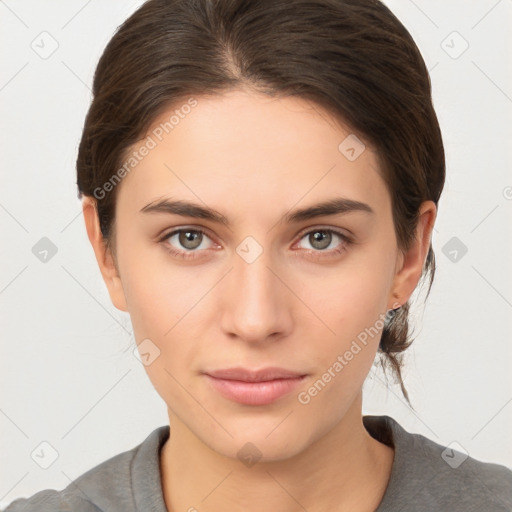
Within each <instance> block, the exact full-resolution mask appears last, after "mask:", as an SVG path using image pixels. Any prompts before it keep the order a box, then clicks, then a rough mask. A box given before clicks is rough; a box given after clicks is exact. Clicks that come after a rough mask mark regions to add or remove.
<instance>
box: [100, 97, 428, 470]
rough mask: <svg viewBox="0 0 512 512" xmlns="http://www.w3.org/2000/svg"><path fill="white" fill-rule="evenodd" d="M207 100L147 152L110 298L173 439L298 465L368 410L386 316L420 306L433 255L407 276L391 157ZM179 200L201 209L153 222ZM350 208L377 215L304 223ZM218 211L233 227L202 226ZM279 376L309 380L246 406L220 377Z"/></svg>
mask: <svg viewBox="0 0 512 512" xmlns="http://www.w3.org/2000/svg"><path fill="white" fill-rule="evenodd" d="M196 100H197V104H195V106H193V107H191V108H190V109H189V108H187V107H185V108H180V105H178V106H175V107H174V108H173V109H171V110H169V111H168V112H166V113H165V114H164V115H162V116H161V117H159V118H158V119H157V120H156V122H155V123H154V125H153V126H152V127H151V129H150V130H149V131H148V134H147V135H146V138H145V139H144V140H142V141H141V142H139V143H137V144H136V145H134V147H133V150H134V151H137V154H136V155H135V156H134V158H136V159H137V161H138V163H137V165H136V166H135V167H134V168H133V169H131V170H130V171H129V172H128V173H127V174H126V175H125V177H124V178H123V180H122V182H121V184H120V185H118V186H119V187H120V189H119V190H118V200H117V205H116V224H115V230H116V242H115V243H116V245H115V249H116V256H117V264H118V271H119V276H120V279H117V278H115V277H114V278H112V279H110V278H109V279H106V281H107V286H108V288H109V292H110V295H111V298H112V300H113V302H114V304H115V305H116V307H118V308H119V309H122V310H126V311H128V312H129V314H130V316H131V320H132V323H133V328H134V336H135V340H136V342H137V344H140V343H141V342H142V345H141V346H140V347H141V352H142V353H143V356H142V357H143V361H144V362H145V365H146V366H145V368H146V370H147V372H148V375H149V378H150V379H151V381H152V383H153V385H154V386H155V388H156V390H157V391H158V393H159V394H160V395H161V396H162V398H163V399H164V401H165V402H166V404H167V406H168V409H169V415H170V419H171V423H172V421H180V422H181V423H182V424H183V425H185V426H186V427H187V428H188V429H189V430H190V431H191V432H192V433H193V434H195V436H196V437H197V438H198V439H200V440H201V441H202V442H204V443H205V444H206V445H207V446H209V447H210V448H212V449H213V450H215V451H216V452H218V453H221V454H224V455H226V456H230V457H235V456H236V454H237V452H238V450H240V448H241V447H242V446H244V445H245V444H246V443H247V442H251V443H253V444H254V445H255V446H256V447H257V448H258V450H259V451H260V452H261V453H262V454H263V457H264V458H266V459H267V460H272V459H282V458H287V457H290V456H292V455H294V454H296V453H299V452H301V451H302V450H304V449H305V448H307V447H308V446H310V445H311V444H312V443H313V442H315V441H316V440H318V439H319V438H320V437H322V436H323V435H325V434H326V433H328V432H329V431H331V430H332V429H333V428H334V427H335V426H336V425H337V424H339V422H340V420H341V419H342V418H343V417H344V416H345V415H346V414H347V413H348V412H349V411H350V408H351V407H352V408H354V407H355V404H356V403H357V400H356V399H357V398H358V397H359V393H360V391H361V387H362V384H363V381H364V379H365V377H366V376H367V374H368V372H369V370H370V368H371V365H372V363H373V360H374V356H375V353H376V350H377V348H378V344H379V340H380V336H381V332H382V327H383V320H384V315H385V313H386V311H387V310H388V309H390V308H393V307H395V306H396V305H397V304H401V303H403V302H405V301H406V300H407V298H408V297H409V295H410V294H411V293H412V291H413V289H414V287H415V285H416V283H417V280H418V278H419V275H420V272H421V266H422V263H423V261H424V254H425V252H423V253H422V254H419V256H417V257H416V258H415V259H411V263H410V265H409V266H407V265H404V267H403V269H402V271H401V272H400V270H401V268H402V264H403V263H404V262H407V259H405V260H404V258H403V255H402V254H401V253H399V251H398V249H397V241H396V238H395V233H394V229H393V223H392V211H391V200H390V196H389V193H388V191H387V189H386V187H385V184H384V182H383V180H382V179H381V177H380V176H379V173H378V172H377V169H378V161H377V156H376V154H375V153H374V152H373V151H372V150H371V148H370V147H366V148H365V147H364V146H363V145H362V144H361V142H360V141H358V139H356V138H355V137H354V136H353V135H351V134H350V131H348V130H344V129H342V128H340V127H339V125H336V124H335V123H334V121H333V120H332V118H329V116H328V115H327V113H325V111H323V110H322V109H320V108H319V107H318V106H314V107H313V105H312V104H310V103H308V102H305V101H304V100H302V99H292V98H286V99H272V98H269V97H266V96H261V95H257V94H249V93H245V92H241V91H232V92H230V93H229V94H225V95H223V96H219V97H197V98H196ZM184 104H186V102H184ZM175 110H178V113H179V115H177V117H175V118H173V123H174V125H173V126H172V125H171V124H169V123H168V124H167V125H164V124H161V123H165V122H167V121H169V118H170V117H171V115H173V112H174V111H175ZM185 112H188V113H185ZM178 120H179V121H178ZM163 126H165V128H163ZM166 131H167V132H168V133H166ZM148 136H149V137H150V138H151V140H150V139H148V138H147V137H148ZM143 146H145V147H146V150H144V149H141V148H142V147H143ZM132 156H133V155H132ZM132 164H133V162H132ZM165 200H166V201H169V202H172V201H181V202H183V203H182V204H184V203H185V202H186V203H187V204H190V205H192V204H193V205H195V208H196V209H195V210H193V211H189V212H185V211H184V209H182V210H181V212H182V213H183V214H182V215H180V214H179V212H178V211H177V209H173V208H171V207H167V208H166V207H165V206H163V207H159V208H155V209H153V210H151V209H150V207H149V205H153V206H155V205H157V204H159V203H160V202H162V201H165ZM341 200H350V201H353V202H358V203H362V204H364V205H366V206H360V207H359V208H355V209H351V208H350V204H349V208H348V209H346V210H345V211H343V208H341V209H339V211H338V213H335V214H325V212H324V214H322V215H318V216H312V215H310V214H308V215H300V214H298V212H302V211H303V210H308V211H309V210H310V209H311V208H313V207H314V206H315V205H319V204H320V203H326V202H329V201H333V202H336V201H340V202H341ZM339 204H341V203H339ZM206 209H208V210H214V211H215V212H217V215H218V216H222V219H223V220H224V222H220V221H218V220H215V219H214V218H209V217H207V216H202V217H201V216H196V215H193V214H192V213H193V212H200V211H202V210H206ZM310 213H311V212H310ZM312 213H315V211H314V210H312ZM178 229H181V230H183V231H182V232H181V234H180V233H179V232H178V233H174V234H173V232H175V231H176V230H178ZM201 231H202V232H204V234H202V233H201ZM187 233H188V234H187ZM345 237H346V238H345ZM427 245H428V244H427ZM424 251H425V250H424ZM102 271H103V270H102ZM105 275H106V274H105V273H104V276H105ZM394 293H396V294H397V295H398V297H395V296H394ZM397 300H398V302H397ZM269 366H273V367H280V368H283V369H286V370H289V371H291V372H296V373H298V374H300V375H304V376H305V377H303V378H302V379H301V380H294V381H289V382H291V383H292V385H291V390H290V391H289V392H288V393H285V394H284V395H269V394H265V390H263V391H261V389H262V388H263V387H264V385H262V384H259V385H258V386H257V387H258V388H260V391H256V392H254V393H252V394H251V392H250V391H249V392H248V394H247V393H246V394H243V393H244V392H242V395H237V396H238V398H236V397H235V398H233V397H228V396H227V395H225V394H223V393H222V392H221V391H219V389H218V388H217V387H216V386H214V385H213V383H214V382H219V381H213V380H212V379H211V377H208V376H207V375H206V373H212V372H214V371H217V370H222V369H228V368H233V367H243V368H246V369H250V370H259V369H262V368H265V367H269ZM245 386H246V387H249V386H253V387H256V386H254V384H253V385H251V384H248V385H247V384H246V385H245ZM268 387H269V386H267V390H268Z"/></svg>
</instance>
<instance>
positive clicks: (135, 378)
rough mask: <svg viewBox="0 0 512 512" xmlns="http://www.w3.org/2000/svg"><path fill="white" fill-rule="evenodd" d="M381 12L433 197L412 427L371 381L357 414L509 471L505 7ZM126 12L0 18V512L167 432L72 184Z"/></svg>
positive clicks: (395, 396)
mask: <svg viewBox="0 0 512 512" xmlns="http://www.w3.org/2000/svg"><path fill="white" fill-rule="evenodd" d="M386 3H387V4H388V5H389V6H390V7H391V9H392V10H393V11H394V12H395V13H396V15H397V16H398V17H399V18H400V19H401V20H402V22H403V23H404V24H405V25H406V27H407V28H408V29H409V31H410V32H411V34H412V35H413V37H414V38H415V40H416V42H417V44H418V46H419V47H420V49H421V51H422V53H423V56H424V58H425V60H426V63H427V66H428V68H429V69H430V71H431V78H432V84H433V93H434V101H435V107H436V110H437V113H438V116H439V121H440V124H441V128H442V131H443V136H444V141H445V147H446V153H447V181H446V186H445V190H444V193H443V196H442V199H441V203H440V209H439V215H438V220H437V224H436V228H435V232H434V234H433V245H434V249H435V251H436V255H437V262H438V269H437V275H436V281H435V284H434V286H433V289H432V292H431V295H430V297H429V299H428V302H427V305H426V307H425V308H423V306H422V304H421V303H420V304H419V306H418V307H417V308H415V310H414V312H415V318H416V332H417V333H418V337H417V339H416V341H415V343H414V344H413V347H412V348H411V349H410V350H409V353H408V356H407V361H406V362H407V368H406V371H405V382H406V386H407V388H408V390H409V393H410V395H411V398H412V401H413V404H414V406H415V410H414V411H413V410H411V409H410V408H409V407H408V406H407V405H406V404H405V401H404V400H403V399H402V398H401V395H400V393H399V390H398V388H397V387H396V386H390V387H389V389H388V390H386V387H385V378H384V376H383V375H382V373H380V372H373V371H372V374H371V376H370V377H369V378H368V381H367V383H366V385H365V389H366V396H365V404H364V412H365V413H371V414H389V415H391V416H393V417H395V418H396V419H397V420H398V421H399V422H400V423H401V424H402V425H404V426H405V428H406V429H408V430H410V431H412V432H419V433H422V434H424V435H425V436H427V437H429V438H431V439H433V440H434V441H436V442H438V443H441V444H443V445H449V444H450V443H452V442H456V443H458V445H451V446H455V447H456V448H458V449H461V447H462V449H464V450H466V451H467V452H469V454H470V455H472V456H473V457H476V458H478V459H481V460H485V461H493V462H498V463H501V464H504V465H507V466H509V467H511V468H512V446H511V443H510V432H511V431H512V377H511V372H510V368H511V352H512V349H511V334H512V323H511V312H512V311H511V308H512V272H511V264H510V262H511V261H512V243H511V229H510V226H511V220H512V172H511V163H512V162H511V160H512V158H511V151H510V145H511V140H512V137H511V136H512V133H511V132H512V129H511V126H512V124H511V117H512V99H511V98H512V66H511V62H512V59H510V53H511V51H510V49H511V48H512V46H511V43H512V41H511V39H512V37H511V32H510V30H509V21H510V19H512V1H511V0H500V1H496V0H480V1H474V2H468V1H467V0H450V1H446V0H436V1H420V0H416V1H415V2H413V1H411V0H387V2H386ZM140 4H141V2H140V1H125V0H122V1H121V0H115V1H114V0H109V1H108V2H107V1H101V2H100V1H99V0H89V1H84V0H72V1H71V0H68V1H67V2H62V1H60V2H57V1H55V0H53V1H46V2H40V1H35V0H30V1H28V0H26V1H23V2H22V1H16V0H7V1H0V23H1V28H0V52H1V56H0V59H1V62H0V119H1V141H2V151H1V161H0V162H1V184H2V186H1V190H0V221H1V237H2V242H1V244H0V251H1V253H0V254H1V273H0V308H1V325H0V332H1V351H2V357H1V360H0V379H1V380H0V384H1V396H0V429H1V432H2V437H1V440H2V442H1V446H0V450H1V451H0V460H1V461H2V462H1V464H0V506H5V505H7V504H8V503H10V502H11V501H13V500H14V499H15V498H17V497H19V496H28V495H31V494H33V493H35V492H37V491H38V490H41V489H44V488H56V489H61V488H63V487H65V486H66V485H67V484H68V483H69V482H70V481H71V480H73V479H75V478H76V477H78V476H79V475H80V474H82V473H83V472H85V471H86V470H88V469H90V468H91V467H93V466H94V465H96V464H98V463H100V462H102V461H103V460H105V459H106V458H108V457H110V456H112V455H115V454H117V453H119V452H121V451H124V450H127V449H130V448H132V447H134V446H135V445H137V444H139V443H140V442H141V441H142V440H143V439H144V438H145V437H146V436H147V435H148V434H149V432H150V431H151V430H153V429H154V428H156V427H157V426H159V425H162V424H166V423H167V415H166V409H165V405H164V403H163V401H162V400H161V399H160V397H159V396H158V395H157V393H156V391H154V389H153V387H152V385H151V383H150V382H149V379H148V378H147V376H146V373H145V371H144V367H143V366H142V365H141V363H140V362H139V361H138V360H137V359H136V358H135V357H134V355H133V353H132V348H133V347H134V346H135V340H133V338H132V336H131V325H130V321H129V317H128V315H127V314H125V313H122V312H120V311H118V310H116V309H115V308H114V307H113V306H112V305H111V303H110V300H109V297H108V294H107V292H106V288H105V285H104V283H103V281H102V280H101V276H100V273H99V270H98V268H97V264H96V261H95V259H94V254H93V251H92V249H91V247H90V245H89V241H88V239H87V236H86V233H85V228H84V223H83V218H82V215H81V208H80V202H79V200H78V199H77V197H76V185H75V158H76V150H77V145H78V141H79V138H80V134H81V128H82V124H83V120H84V116H85V113H86V110H87V108H88V105H89V102H90V98H91V93H90V87H91V83H92V76H93V71H94V68H95V65H96V63H97V60H98V58H99V56H100V54H101V52H102V50H103V48H104V47H105V45H106V43H107V42H108V40H109V39H110V37H111V36H112V34H113V32H114V30H115V28H116V27H117V26H118V25H119V24H120V23H121V22H122V21H123V20H124V19H125V18H126V17H127V16H128V15H129V14H130V13H131V12H133V10H135V8H136V7H138V6H139V5H140ZM42 32H47V33H48V34H42V35H41V33H42ZM453 32H456V34H454V33H453ZM56 44H58V48H57V49H56V51H55V52H54V53H53V54H51V55H47V53H49V52H50V50H52V45H56ZM466 44H468V45H469V46H468V48H467V49H466V50H465V51H464V52H462V50H464V48H465V46H466ZM45 52H46V53H45ZM43 57H45V58H43ZM42 237H47V238H49V239H50V240H51V242H52V243H53V244H54V245H55V246H56V248H57V253H56V254H55V255H54V256H51V253H49V255H48V256H47V261H46V262H43V261H41V260H40V259H39V258H38V257H36V255H35V254H34V253H33V250H32V249H33V247H34V246H35V245H36V244H37V243H38V242H39V241H40V239H41V238H42ZM453 237H456V239H455V240H452V239H453ZM453 244H455V245H453ZM461 244H464V246H466V247H467V253H466V254H464V255H463V254H462V252H461V251H460V247H461V246H462V245H461ZM36 247H38V246H36ZM453 250H456V251H458V252H457V258H456V260H455V261H453V259H454V257H455V253H454V252H452V253H451V254H450V251H453ZM36 252H37V251H36ZM445 253H446V254H445ZM40 256H41V257H42V255H40ZM422 297H423V295H420V299H421V298H422ZM137 341H140V340H137ZM42 442H46V443H49V444H50V445H51V446H52V447H53V448H50V447H49V446H48V445H46V444H44V445H41V444H40V443H42ZM53 450H55V451H56V453H57V454H58V458H57V459H56V461H55V462H54V463H53V464H51V465H50V467H49V468H48V469H43V468H42V467H41V464H42V465H47V464H49V463H50V462H51V460H52V459H51V457H52V454H53V453H54V452H53ZM34 451H35V455H34V458H32V457H31V454H32V453H34ZM37 455H39V456H37ZM454 471H456V469H454Z"/></svg>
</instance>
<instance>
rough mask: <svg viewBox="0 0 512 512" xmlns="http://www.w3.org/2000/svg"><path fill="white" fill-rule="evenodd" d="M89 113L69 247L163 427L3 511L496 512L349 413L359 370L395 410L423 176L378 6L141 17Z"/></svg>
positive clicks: (122, 37)
mask: <svg viewBox="0 0 512 512" xmlns="http://www.w3.org/2000/svg"><path fill="white" fill-rule="evenodd" d="M93 93H94V98H93V102H92V105H91V107H90V110H89V113H88V115H87V118H86V122H85V126H84V131H83V136H82V140H81V143H80V148H79V154H78V160H77V171H78V174H77V176H78V180H77V183H78V189H79V196H80V197H81V198H82V204H83V214H84V219H85V224H86V228H87V233H88V237H89V240H90V242H91V244H92V247H93V249H94V252H95V255H96V258H97V261H98V265H99V268H100V271H101V273H102V276H103V278H104V280H105V284H106V286H107V289H108V291H109V294H110V297H111V300H112V302H113V304H114V305H115V306H116V307H117V308H118V309H120V310H122V311H126V312H128V313H129V314H130V317H131V321H132V324H133V328H134V336H135V339H136V340H137V344H138V349H139V352H140V357H141V360H142V362H143V363H144V366H145V368H146V370H147V373H148V376H149V378H150V380H151V382H152V383H153V385H154V387H155V389H156V390H157V392H158V393H159V394H160V396H161V397H162V399H163V400H164V401H165V403H166V405H167V408H168V413H169V425H168V426H167V425H166V426H162V427H159V428H158V429H156V430H155V431H153V432H152V433H151V434H150V435H149V436H148V437H147V439H146V440H145V441H144V442H142V443H141V444H140V445H139V446H137V447H135V448H134V449H132V450H129V451H127V452H124V453H122V454H119V455H117V456H116V457H113V458H111V459H109V460H107V461H105V462H103V463H102V464H100V465H98V466H96V467H94V468H92V469H91V470H90V471H88V472H87V473H85V474H84V475H82V476H81V477H79V478H78V479H76V480H75V481H74V482H73V483H72V484H70V485H69V486H68V487H67V488H66V489H64V490H62V491H54V490H44V491H41V492H39V493H37V494H35V495H34V496H32V497H30V498H28V499H19V500H16V501H15V502H14V503H12V504H11V505H10V506H9V507H8V508H7V512H16V511H20V510H27V511H36V510H37V511H41V510H48V511H50V510H51V511H57V510H58V511H61V510H62V511H63V510H72V511H73V512H82V511H98V510H102V511H135V510H139V511H149V510H152V511H158V512H165V511H166V510H167V511H178V510H179V511H195V510H198V511H217V510H226V509H229V510H244V511H247V510H249V511H251V510H261V509H266V510H279V511H290V512H291V511H295V510H307V511H309V512H316V511H323V510H340V511H342V510H343V511H344V510H350V511H378V512H387V511H396V510H415V511H427V510H428V511H431V510H450V511H453V510H486V511H494V510H496V511H498V510H500V511H501V510H510V509H511V507H512V471H510V470H509V469H507V468H505V467H504V466H500V465H497V464H489V463H483V462H480V461H477V460H475V459H473V458H471V457H465V456H464V454H461V453H458V452H457V451H454V450H452V449H451V448H446V447H443V446H441V445H438V444H436V443H434V442H433V441H431V440H429V439H427V438H425V437H423V436H421V435H418V434H411V433H408V432H407V431H405V430H404V429H403V428H402V427H401V426H400V425H399V424H398V423H397V422H396V421H395V420H394V419H392V418H391V417H389V416H363V415H362V386H363V382H364V380H365V378H366V376H367V375H368V372H369V370H370V368H371V366H372V363H373V361H374V359H375V356H376V354H377V353H378V352H379V353H380V354H381V355H382V357H383V358H384V362H385V363H387V365H388V366H389V368H391V370H392V371H393V372H394V374H395V376H396V377H397V379H398V382H399V383H400V384H401V386H402V390H403V392H404V396H405V397H406V398H407V392H406V390H405V388H404V386H403V382H402V380H401V376H400V364H401V359H400V356H401V353H402V352H403V351H404V350H405V349H406V348H407V347H408V346H409V345H410V343H411V342H412V339H411V337H410V334H409V330H408V306H409V303H408V301H409V299H410V297H411V295H412V293H413V291H414V290H415V288H416V287H417V285H418V283H419V281H420V279H421V278H422V277H425V276H427V275H428V274H430V284H432V278H433V275H434V270H435V260H434V253H433V250H432V245H431V234H432V229H433V226H434V222H435V219H436V215H437V207H438V202H439V199H440V195H441V192H442V189H443V185H444V179H445V160H444V150H443V143H442V138H441V133H440V129H439V125H438V121H437V117H436V114H435V112H434V109H433V106H432V99H431V91H430V81H429V76H428V72H427V70H426V67H425V64H424V61H423V59H422V57H421V55H420V53H419V50H418V49H417V47H416V45H415V43H414V42H413V40H412V38H411V36H410V35H409V33H408V32H407V30H406V29H405V28H404V27H403V26H402V25H401V23H400V22H399V21H398V20H397V19H396V17H395V16H394V15H393V14H392V13H391V12H390V11H389V10H388V9H387V8H386V7H385V6H384V5H383V4H381V3H380V2H377V1H375V0H358V1H356V0H315V1H304V0H294V1H291V0H272V1H271V0H261V1H251V2H249V1H242V0H217V1H215V0H186V1H185V0H173V1H166V0H149V1H148V2H146V3H145V4H144V5H143V6H142V7H141V8H140V9H139V10H138V11H136V12H135V13H134V14H133V15H132V16H131V17H130V18H129V19H128V20H127V21H126V22H125V23H124V24H123V25H122V26H121V27H120V28H119V29H118V31H117V33H116V34H115V36H114V37H113V39H112V40H111V41H110V43H109V44H108V46H107V48H106V50H105V52H104V54H103V56H102V58H101V60H100V62H99V64H98V67H97V70H96V75H95V79H94V90H93ZM429 290H430V288H429Z"/></svg>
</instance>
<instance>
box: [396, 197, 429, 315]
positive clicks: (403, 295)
mask: <svg viewBox="0 0 512 512" xmlns="http://www.w3.org/2000/svg"><path fill="white" fill-rule="evenodd" d="M436 215H437V209H436V206H435V203H434V202H433V201H425V202H423V203H422V204H421V207H420V211H419V216H418V217H419V218H418V224H417V227H416V234H415V238H414V240H413V242H412V243H411V246H410V247H409V249H408V250H407V252H406V253H400V254H399V264H398V265H397V267H398V268H397V272H396V273H395V277H394V280H393V287H392V291H391V293H390V296H389V299H388V302H389V304H388V308H389V309H394V308H395V307H396V306H397V304H398V303H399V304H405V303H406V302H407V301H408V300H409V298H410V296H411V295H412V293H413V292H414V290H415V288H416V286H417V285H418V282H419V280H420V277H421V274H422V272H423V267H424V265H425V260H426V259H427V255H428V250H429V247H430V241H431V235H432V230H433V228H434V223H435V219H436Z"/></svg>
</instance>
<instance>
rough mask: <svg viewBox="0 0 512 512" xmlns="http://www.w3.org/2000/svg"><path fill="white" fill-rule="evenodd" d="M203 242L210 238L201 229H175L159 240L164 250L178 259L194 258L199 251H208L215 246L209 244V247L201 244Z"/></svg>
mask: <svg viewBox="0 0 512 512" xmlns="http://www.w3.org/2000/svg"><path fill="white" fill-rule="evenodd" d="M205 240H210V242H211V239H210V237H209V236H208V235H207V234H206V232H205V231H203V230H202V229H192V228H182V229H175V230H174V231H171V232H170V233H167V234H165V235H164V236H163V237H162V238H160V240H159V242H162V243H163V244H164V246H165V248H166V249H167V250H168V251H170V252H171V254H173V255H174V256H178V257H179V258H195V257H197V255H196V253H197V252H199V250H206V249H210V248H211V247H213V246H215V245H216V244H213V242H212V243H210V244H209V245H208V244H206V246H205V244H204V243H203V242H204V241H205Z"/></svg>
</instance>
